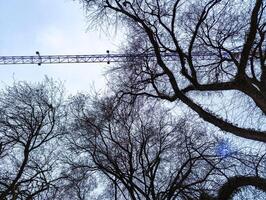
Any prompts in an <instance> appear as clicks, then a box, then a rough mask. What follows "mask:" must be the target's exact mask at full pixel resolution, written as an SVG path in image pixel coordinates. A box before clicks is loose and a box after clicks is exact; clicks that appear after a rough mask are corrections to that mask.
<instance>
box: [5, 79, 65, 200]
mask: <svg viewBox="0 0 266 200" xmlns="http://www.w3.org/2000/svg"><path fill="white" fill-rule="evenodd" d="M62 94H63V93H62V88H61V86H59V85H57V84H56V83H54V82H53V81H52V80H49V79H46V80H45V81H44V82H42V83H38V84H35V85H33V84H28V83H26V82H18V83H14V85H13V86H10V87H7V88H6V89H5V90H3V91H2V92H1V94H0V113H1V114H0V144H1V148H0V153H1V154H0V199H14V200H15V199H27V200H31V199H37V198H38V199H48V196H47V195H48V193H47V192H48V191H49V190H52V189H53V186H54V185H55V183H56V181H57V178H58V175H57V174H56V172H55V169H56V167H57V165H58V155H59V149H58V148H57V146H58V142H59V137H60V135H62V133H63V126H62V124H61V121H62V120H63V119H64V118H63V117H64V110H62Z"/></svg>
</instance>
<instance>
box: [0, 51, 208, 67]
mask: <svg viewBox="0 0 266 200" xmlns="http://www.w3.org/2000/svg"><path fill="white" fill-rule="evenodd" d="M36 54H37V55H36V56H0V65H12V64H38V65H41V64H58V63H104V62H106V63H110V62H132V61H135V60H138V59H143V58H148V59H155V55H154V54H109V53H107V54H95V55H42V56H41V55H40V54H39V52H36ZM162 56H163V58H164V59H165V60H167V61H176V60H178V56H177V54H174V53H164V54H162ZM193 56H204V57H205V59H206V57H209V59H210V57H212V56H213V55H208V54H204V55H203V53H197V54H195V55H193ZM207 59H208V58H207Z"/></svg>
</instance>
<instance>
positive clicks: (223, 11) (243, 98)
mask: <svg viewBox="0 0 266 200" xmlns="http://www.w3.org/2000/svg"><path fill="white" fill-rule="evenodd" d="M81 2H83V3H84V5H85V7H86V9H87V10H88V16H89V19H90V20H91V21H92V22H93V23H94V24H100V22H102V24H103V25H106V22H107V23H108V22H109V23H113V22H117V21H118V20H120V21H121V22H122V23H123V27H124V28H125V27H128V29H126V31H127V32H128V33H129V34H128V37H127V40H128V42H129V43H128V45H127V51H126V52H128V53H137V54H138V53H139V54H147V53H148V54H149V53H152V54H154V55H155V57H156V60H155V61H154V60H146V61H145V60H142V61H138V62H136V63H133V64H128V63H126V64H122V66H121V68H119V67H118V68H117V70H116V71H115V72H114V74H115V76H116V77H117V79H118V80H117V81H116V82H113V84H116V87H117V90H118V92H121V93H122V95H125V94H129V95H146V96H149V97H153V98H159V99H163V100H167V101H171V102H174V101H178V100H179V101H181V102H183V103H184V104H185V105H187V106H188V107H189V108H191V109H192V110H193V111H195V112H196V113H198V115H199V116H200V117H201V118H202V119H203V120H205V121H207V122H209V123H211V124H213V125H215V126H217V127H218V128H220V129H221V130H223V131H226V132H230V133H232V134H234V135H236V136H240V137H243V138H247V139H252V140H256V141H262V142H266V134H265V130H260V128H262V129H265V127H264V125H263V124H265V113H266V93H265V91H266V81H265V80H266V68H265V60H266V46H265V31H266V26H265V24H266V17H265V13H266V12H265V6H266V5H265V2H264V1H263V0H244V1H242V0H235V1H231V0H204V1H201V0H193V1H185V0H165V1H160V0H129V1H125V0H98V1H96V0H82V1H81ZM95 13H96V17H95ZM101 19H102V21H100V20H101ZM118 27H119V26H118ZM165 53H171V54H173V55H176V57H177V62H167V61H166V59H165V57H164V55H165ZM206 95H207V97H208V98H207V97H206ZM229 97H232V98H230V99H229ZM210 98H211V100H209V99H210ZM228 99H229V100H228ZM206 101H207V103H206ZM225 102H231V104H229V103H228V104H229V105H227V104H225ZM232 102H233V104H232ZM222 104H224V105H223V107H222V106H221V105H222ZM240 105H241V106H242V107H241V109H238V106H240ZM239 115H241V117H239ZM250 116H251V117H250ZM247 119H248V120H249V121H248V120H247ZM258 120H261V124H260V123H258Z"/></svg>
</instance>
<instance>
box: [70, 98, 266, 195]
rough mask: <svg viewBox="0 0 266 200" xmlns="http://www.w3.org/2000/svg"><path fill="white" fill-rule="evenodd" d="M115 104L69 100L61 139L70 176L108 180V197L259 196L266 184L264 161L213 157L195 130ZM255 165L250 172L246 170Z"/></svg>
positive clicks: (156, 113)
mask: <svg viewBox="0 0 266 200" xmlns="http://www.w3.org/2000/svg"><path fill="white" fill-rule="evenodd" d="M114 102H115V101H113V99H112V98H106V99H104V100H100V101H92V100H90V99H89V98H88V97H87V96H84V95H81V96H78V97H75V98H74V99H73V100H72V102H71V113H72V117H73V119H72V120H73V122H72V123H71V127H72V129H71V131H70V134H69V136H68V139H69V143H70V146H69V148H70V149H71V152H72V153H73V154H74V155H73V158H74V159H73V158H72V159H70V160H69V161H68V164H69V166H70V168H69V171H70V174H71V170H73V171H72V173H75V171H76V170H78V171H83V172H84V171H87V173H92V172H95V173H100V174H101V176H103V177H107V179H108V182H109V184H107V188H108V187H109V188H110V189H109V190H108V195H109V196H108V197H109V198H107V199H134V200H135V199H153V200H156V199H160V200H162V199H188V200H192V199H202V200H203V199H216V198H217V199H229V198H230V197H231V196H232V195H233V193H234V192H235V191H236V190H237V189H239V188H240V187H242V186H247V185H253V186H256V187H259V188H260V189H261V190H264V191H266V190H265V188H264V186H259V183H264V184H265V183H266V179H264V178H263V177H264V176H265V174H259V173H261V172H263V169H262V168H263V167H262V166H261V163H262V161H263V157H262V159H260V160H259V159H258V158H260V156H253V157H251V158H253V159H255V158H256V159H258V160H259V161H258V160H256V161H255V160H253V161H251V160H250V159H248V158H247V157H246V159H247V161H245V160H244V159H241V158H242V157H243V158H245V156H246V155H244V154H243V155H241V156H240V154H238V155H235V156H234V155H228V156H220V155H218V154H217V153H216V147H217V145H216V143H217V142H216V141H215V140H214V139H211V138H210V136H209V135H208V134H207V131H206V130H205V129H204V128H203V127H201V126H200V124H197V125H195V124H194V125H193V123H190V122H189V120H187V119H179V120H177V119H175V118H173V116H171V114H170V112H169V111H167V110H165V109H162V108H161V107H159V106H158V105H150V104H149V103H147V102H141V101H140V100H138V101H137V102H135V104H134V106H133V107H132V105H131V106H129V105H128V104H127V103H125V104H123V103H122V104H119V105H118V106H115V104H114ZM243 163H245V164H243ZM254 163H257V168H256V167H255V168H256V169H257V172H258V173H257V174H256V173H255V171H256V170H253V172H252V173H251V170H250V169H252V167H254V166H253V165H252V164H254ZM258 163H259V164H258ZM251 165H252V166H251ZM247 166H251V167H250V168H248V167H247ZM255 168H253V169H255ZM245 169H246V170H247V171H248V172H249V175H247V174H246V171H245ZM252 175H253V176H252ZM251 176H252V177H251ZM253 178H254V180H256V181H258V180H260V181H261V182H256V183H255V182H252V181H251V180H252V179H253ZM102 187H104V186H102ZM229 188H230V190H229Z"/></svg>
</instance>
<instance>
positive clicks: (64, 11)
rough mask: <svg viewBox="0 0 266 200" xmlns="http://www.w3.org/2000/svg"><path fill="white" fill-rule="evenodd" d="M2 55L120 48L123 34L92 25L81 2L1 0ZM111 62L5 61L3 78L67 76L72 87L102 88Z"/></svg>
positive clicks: (4, 81)
mask: <svg viewBox="0 0 266 200" xmlns="http://www.w3.org/2000/svg"><path fill="white" fill-rule="evenodd" d="M0 25H1V37H0V55H1V56H4V55H35V52H36V51H39V52H40V53H41V54H42V55H48V54H96V53H105V52H106V50H107V49H108V50H110V51H111V52H113V53H114V52H117V49H118V48H117V47H118V45H119V44H120V43H121V40H120V38H121V35H117V33H110V34H109V36H107V35H106V34H105V33H104V32H100V31H96V30H90V29H88V24H87V20H86V17H85V13H84V10H83V9H82V5H81V4H79V3H78V1H73V0H0ZM105 67H108V65H107V64H105V63H104V64H56V65H42V66H37V65H3V66H0V80H1V82H0V84H1V87H3V86H4V85H6V84H11V83H12V82H13V80H14V79H15V80H16V81H19V80H27V81H39V80H42V79H43V77H44V76H45V75H47V76H48V77H53V78H55V79H60V80H61V81H64V82H65V86H66V88H67V90H68V92H71V93H75V92H76V91H86V90H88V89H89V88H90V86H91V85H92V84H94V85H95V87H96V89H97V90H100V89H101V88H104V85H105V84H104V80H105V79H104V77H103V75H102V74H103V71H104V69H105Z"/></svg>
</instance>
